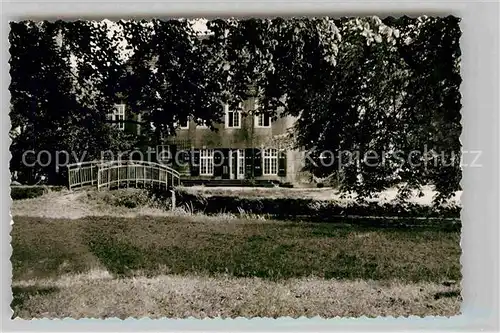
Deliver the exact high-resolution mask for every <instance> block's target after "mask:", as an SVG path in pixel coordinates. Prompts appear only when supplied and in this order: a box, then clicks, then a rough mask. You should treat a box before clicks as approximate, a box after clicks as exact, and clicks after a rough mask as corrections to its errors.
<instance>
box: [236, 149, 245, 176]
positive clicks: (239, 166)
mask: <svg viewBox="0 0 500 333" xmlns="http://www.w3.org/2000/svg"><path fill="white" fill-rule="evenodd" d="M235 155H236V160H237V162H236V170H235V176H236V179H245V149H238V150H237V151H236V154H235Z"/></svg>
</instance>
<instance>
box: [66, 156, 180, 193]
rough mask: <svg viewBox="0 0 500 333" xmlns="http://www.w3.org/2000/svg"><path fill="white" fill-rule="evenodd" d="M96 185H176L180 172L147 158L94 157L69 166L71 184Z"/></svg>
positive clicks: (108, 186) (99, 186)
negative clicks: (97, 159) (143, 159)
mask: <svg viewBox="0 0 500 333" xmlns="http://www.w3.org/2000/svg"><path fill="white" fill-rule="evenodd" d="M86 185H96V186H97V188H98V189H100V188H110V187H123V186H127V187H129V186H132V187H137V186H140V185H143V186H147V185H151V186H154V185H159V186H165V187H166V188H168V187H175V186H178V185H180V174H179V172H178V171H176V170H174V169H172V168H171V167H169V166H166V165H163V164H160V163H155V162H146V161H106V162H101V161H90V162H84V163H75V164H71V165H69V166H68V187H69V189H72V188H75V187H82V186H86Z"/></svg>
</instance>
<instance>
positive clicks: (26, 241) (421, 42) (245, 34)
mask: <svg viewBox="0 0 500 333" xmlns="http://www.w3.org/2000/svg"><path fill="white" fill-rule="evenodd" d="M9 28H10V31H9V36H8V43H9V56H10V59H9V69H10V73H9V74H10V86H9V91H10V110H9V116H10V122H11V128H10V132H9V137H10V140H11V142H10V154H11V156H12V157H11V160H10V162H9V163H10V164H9V166H10V175H11V180H10V196H11V199H12V203H11V207H10V210H11V217H12V222H11V224H12V231H11V233H10V237H11V247H12V255H11V257H10V261H11V265H12V285H11V290H12V302H11V304H10V306H11V309H12V312H13V315H12V318H21V319H27V320H30V319H33V318H51V319H55V318H74V319H80V318H94V319H106V318H120V319H127V318H152V319H158V318H179V319H182V318H188V317H189V318H198V319H204V318H237V317H244V318H256V317H267V318H280V317H291V318H298V317H307V318H311V317H318V316H319V317H321V318H336V317H345V318H351V317H355V318H358V317H362V316H366V317H370V318H373V317H379V316H382V317H388V316H392V317H400V316H405V317H408V316H419V317H426V316H445V317H451V316H456V315H459V314H460V312H461V305H462V265H461V261H460V258H461V255H462V249H461V230H462V223H461V218H460V217H461V210H462V204H461V195H462V187H461V180H462V171H463V169H464V168H476V167H481V163H482V156H481V151H480V150H477V151H474V150H464V149H463V147H462V143H461V140H460V136H461V134H462V114H461V109H462V98H461V93H460V86H461V84H462V77H461V74H460V73H461V68H460V65H461V49H460V38H461V35H462V30H461V19H460V18H459V17H456V16H452V15H449V16H446V15H441V16H426V15H416V16H386V17H385V16H384V17H383V16H380V17H378V16H338V17H326V16H316V17H305V16H304V17H301V16H296V17H267V18H264V17H245V18H234V17H231V18H230V17H219V18H214V17H210V18H209V17H207V18H203V17H200V18H155V19H147V20H146V19H130V18H123V19H121V20H119V19H113V20H112V19H104V20H20V21H11V22H10V24H9Z"/></svg>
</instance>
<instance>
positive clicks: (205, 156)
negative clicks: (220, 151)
mask: <svg viewBox="0 0 500 333" xmlns="http://www.w3.org/2000/svg"><path fill="white" fill-rule="evenodd" d="M213 174H214V150H213V149H202V150H201V151H200V175H202V176H213Z"/></svg>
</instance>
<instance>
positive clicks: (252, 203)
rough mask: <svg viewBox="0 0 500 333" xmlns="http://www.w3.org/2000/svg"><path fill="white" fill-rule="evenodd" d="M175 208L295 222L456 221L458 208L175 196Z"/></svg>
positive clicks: (190, 195)
mask: <svg viewBox="0 0 500 333" xmlns="http://www.w3.org/2000/svg"><path fill="white" fill-rule="evenodd" d="M176 201H177V205H178V206H182V205H188V206H189V207H192V209H193V210H194V211H195V212H204V213H206V214H216V213H220V212H227V213H234V214H238V213H240V212H241V210H244V211H245V212H249V213H250V212H251V213H254V214H269V215H273V216H274V217H276V218H283V219H294V218H297V217H300V216H308V217H312V218H315V219H318V220H321V219H328V218H331V217H332V216H358V217H363V216H365V217H368V216H377V217H398V218H417V217H418V218H420V217H428V218H452V219H459V218H460V211H461V207H460V206H457V205H449V206H439V207H436V206H425V205H418V204H414V203H384V204H379V203H376V202H370V203H363V204H360V203H350V204H348V205H346V204H344V203H340V202H338V201H330V200H314V199H310V198H265V197H262V198H245V197H237V196H209V197H205V196H201V195H193V194H189V193H185V192H178V193H177V199H176Z"/></svg>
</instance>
